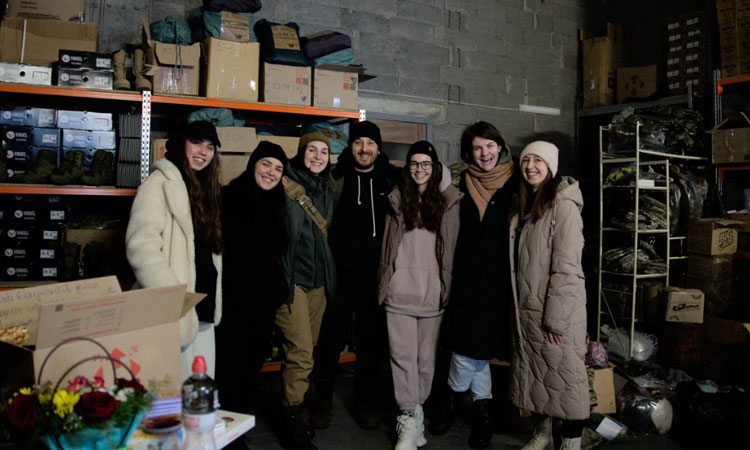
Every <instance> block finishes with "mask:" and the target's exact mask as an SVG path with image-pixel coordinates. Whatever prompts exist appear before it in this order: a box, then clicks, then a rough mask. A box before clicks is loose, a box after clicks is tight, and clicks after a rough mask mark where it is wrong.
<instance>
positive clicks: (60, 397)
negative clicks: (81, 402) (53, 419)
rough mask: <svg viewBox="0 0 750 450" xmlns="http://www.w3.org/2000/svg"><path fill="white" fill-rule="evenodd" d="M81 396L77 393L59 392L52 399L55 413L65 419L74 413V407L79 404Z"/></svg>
mask: <svg viewBox="0 0 750 450" xmlns="http://www.w3.org/2000/svg"><path fill="white" fill-rule="evenodd" d="M79 398H80V395H79V394H78V393H77V392H73V393H70V392H67V391H64V390H58V391H57V392H55V396H54V397H53V398H52V403H54V404H55V412H56V413H57V415H58V416H60V417H61V418H65V416H66V415H68V414H70V413H72V412H73V406H75V404H76V403H78V399H79Z"/></svg>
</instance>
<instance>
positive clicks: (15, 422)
mask: <svg viewBox="0 0 750 450" xmlns="http://www.w3.org/2000/svg"><path fill="white" fill-rule="evenodd" d="M38 411H39V399H38V398H37V397H36V395H27V394H18V395H16V396H15V397H14V398H13V401H12V402H11V403H10V404H9V405H8V406H7V407H6V408H5V409H4V410H3V419H5V422H6V423H7V424H8V425H10V428H11V429H12V430H13V433H14V435H17V436H16V437H19V438H26V437H29V436H30V435H31V432H32V431H33V430H34V427H35V426H36V421H37V412H38Z"/></svg>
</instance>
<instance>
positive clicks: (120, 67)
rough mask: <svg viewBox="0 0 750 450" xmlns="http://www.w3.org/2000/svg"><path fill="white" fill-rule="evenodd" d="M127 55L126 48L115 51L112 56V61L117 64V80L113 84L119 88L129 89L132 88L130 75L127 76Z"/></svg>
mask: <svg viewBox="0 0 750 450" xmlns="http://www.w3.org/2000/svg"><path fill="white" fill-rule="evenodd" d="M126 57H127V54H126V53H125V50H120V51H119V52H115V54H114V55H113V56H112V62H113V64H114V66H115V82H114V85H113V86H114V88H115V89H117V90H125V91H129V90H131V89H132V87H131V84H130V81H129V80H128V77H127V76H125V59H126Z"/></svg>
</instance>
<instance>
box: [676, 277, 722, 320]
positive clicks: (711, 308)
mask: <svg viewBox="0 0 750 450" xmlns="http://www.w3.org/2000/svg"><path fill="white" fill-rule="evenodd" d="M685 285H686V286H687V287H688V288H692V289H698V290H700V291H701V292H703V295H704V297H705V302H704V303H705V307H704V310H705V311H706V313H707V314H721V313H723V312H724V311H726V310H727V309H728V308H729V307H730V306H731V305H732V279H731V278H727V279H724V280H715V281H713V280H702V279H700V278H692V277H687V278H686V279H685Z"/></svg>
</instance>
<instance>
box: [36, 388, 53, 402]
mask: <svg viewBox="0 0 750 450" xmlns="http://www.w3.org/2000/svg"><path fill="white" fill-rule="evenodd" d="M38 397H39V403H41V404H42V405H46V404H47V403H49V402H50V400H52V391H44V392H40V393H39V396H38Z"/></svg>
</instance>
